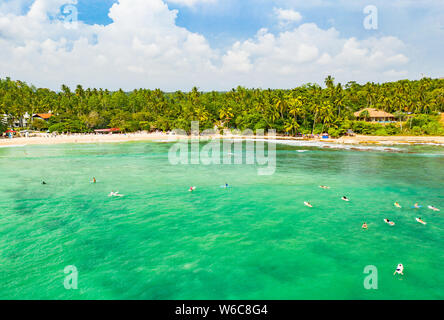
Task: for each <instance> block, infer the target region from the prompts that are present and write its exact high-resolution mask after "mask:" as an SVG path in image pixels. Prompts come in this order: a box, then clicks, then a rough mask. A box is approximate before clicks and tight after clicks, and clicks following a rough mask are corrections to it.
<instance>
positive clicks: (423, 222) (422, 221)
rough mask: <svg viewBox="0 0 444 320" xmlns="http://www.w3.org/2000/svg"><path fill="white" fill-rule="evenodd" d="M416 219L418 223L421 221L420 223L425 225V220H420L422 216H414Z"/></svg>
mask: <svg viewBox="0 0 444 320" xmlns="http://www.w3.org/2000/svg"><path fill="white" fill-rule="evenodd" d="M416 221H418V222H419V223H422V224H424V225H426V224H427V223H425V221H424V220H422V218H421V217H420V218H416Z"/></svg>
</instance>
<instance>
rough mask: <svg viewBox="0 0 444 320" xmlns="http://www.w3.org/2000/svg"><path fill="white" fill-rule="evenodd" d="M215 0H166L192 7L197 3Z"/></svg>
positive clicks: (213, 0)
mask: <svg viewBox="0 0 444 320" xmlns="http://www.w3.org/2000/svg"><path fill="white" fill-rule="evenodd" d="M216 1H217V0H167V2H170V3H174V4H178V5H182V6H188V7H192V6H194V5H196V4H198V3H214V2H216Z"/></svg>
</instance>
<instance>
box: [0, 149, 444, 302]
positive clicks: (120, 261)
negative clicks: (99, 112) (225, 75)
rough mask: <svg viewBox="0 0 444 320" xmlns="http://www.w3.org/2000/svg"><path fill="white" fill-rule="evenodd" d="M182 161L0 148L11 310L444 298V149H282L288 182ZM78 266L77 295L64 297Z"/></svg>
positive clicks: (280, 160) (147, 153)
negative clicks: (99, 302) (22, 302)
mask: <svg viewBox="0 0 444 320" xmlns="http://www.w3.org/2000/svg"><path fill="white" fill-rule="evenodd" d="M170 146H171V145H170V144H168V143H159V142H134V143H120V144H118V143H116V144H78V145H54V146H25V147H15V148H11V147H8V148H0V234H1V237H0V298H1V299H443V298H444V274H443V270H444V241H443V228H444V220H443V216H442V214H443V211H444V147H442V146H409V147H399V149H400V150H398V151H401V152H397V153H394V152H387V151H384V150H367V151H356V150H341V149H325V148H319V147H315V146H306V145H297V144H296V145H278V146H277V168H276V173H275V174H274V175H272V176H259V175H258V174H257V167H254V166H247V165H209V166H205V165H177V166H174V165H171V164H170V163H169V161H168V150H169V148H170ZM92 177H96V178H97V180H98V182H97V184H92V183H90V181H91V179H92ZM42 180H44V181H46V182H47V185H42V184H41V181H42ZM226 182H227V183H229V184H230V185H231V186H232V188H229V189H223V188H221V187H220V186H221V185H223V184H225V183H226ZM319 185H328V186H330V187H331V189H330V190H323V189H320V188H319ZM190 186H196V187H197V190H196V191H195V192H193V193H190V192H188V188H189V187H190ZM112 190H113V191H120V193H121V194H124V195H125V197H122V198H110V197H108V194H109V193H110V192H111V191H112ZM343 195H345V196H347V197H349V198H350V199H351V201H350V202H344V201H341V199H340V198H341V197H342V196H343ZM304 201H310V202H311V203H312V204H313V205H314V208H308V207H305V206H304V205H303V202H304ZM396 201H398V202H399V203H400V204H401V205H402V206H403V208H402V209H398V208H395V207H394V206H393V203H394V202H396ZM415 202H419V203H420V204H421V205H423V206H424V207H423V208H421V209H412V208H411V206H412V205H413V204H414V203H415ZM428 205H434V206H436V207H438V208H441V210H442V211H441V212H433V211H432V210H429V209H427V206H428ZM419 216H420V217H422V218H423V220H425V221H426V222H427V223H428V224H427V225H426V226H423V225H421V224H419V223H417V222H416V221H415V218H416V217H419ZM384 218H389V219H390V220H393V221H395V222H396V226H394V227H389V226H388V225H387V224H385V223H384V222H383V219H384ZM363 222H367V223H368V226H369V229H368V230H362V229H361V225H362V223H363ZM398 263H403V264H404V267H405V270H404V273H405V275H404V276H403V277H399V276H393V272H394V270H395V268H396V265H397V264H398ZM68 265H74V266H75V267H76V268H77V270H78V290H66V289H65V288H64V284H63V283H64V279H65V276H66V275H65V274H64V272H63V270H64V268H65V267H66V266H68ZM367 265H374V266H376V267H377V270H378V289H377V290H366V289H365V288H364V285H363V282H364V278H365V277H366V274H364V273H363V271H364V268H365V266H367Z"/></svg>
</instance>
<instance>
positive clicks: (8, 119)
mask: <svg viewBox="0 0 444 320" xmlns="http://www.w3.org/2000/svg"><path fill="white" fill-rule="evenodd" d="M1 116H2V117H1V119H0V121H1V122H2V123H4V124H10V125H11V126H12V127H13V128H20V127H26V126H28V123H29V119H30V118H31V116H30V115H29V114H28V113H27V112H26V113H25V114H24V115H23V117H22V118H21V119H20V118H18V119H17V118H14V117H13V116H12V115H10V114H3V115H1Z"/></svg>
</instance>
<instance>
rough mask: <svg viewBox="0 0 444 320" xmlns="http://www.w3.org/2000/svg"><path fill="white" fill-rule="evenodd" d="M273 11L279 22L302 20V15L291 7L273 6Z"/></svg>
mask: <svg viewBox="0 0 444 320" xmlns="http://www.w3.org/2000/svg"><path fill="white" fill-rule="evenodd" d="M274 13H275V14H276V16H277V18H278V20H279V22H280V23H283V24H287V23H292V22H299V21H301V20H302V15H301V14H300V13H299V12H297V11H294V10H292V9H281V8H274Z"/></svg>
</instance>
